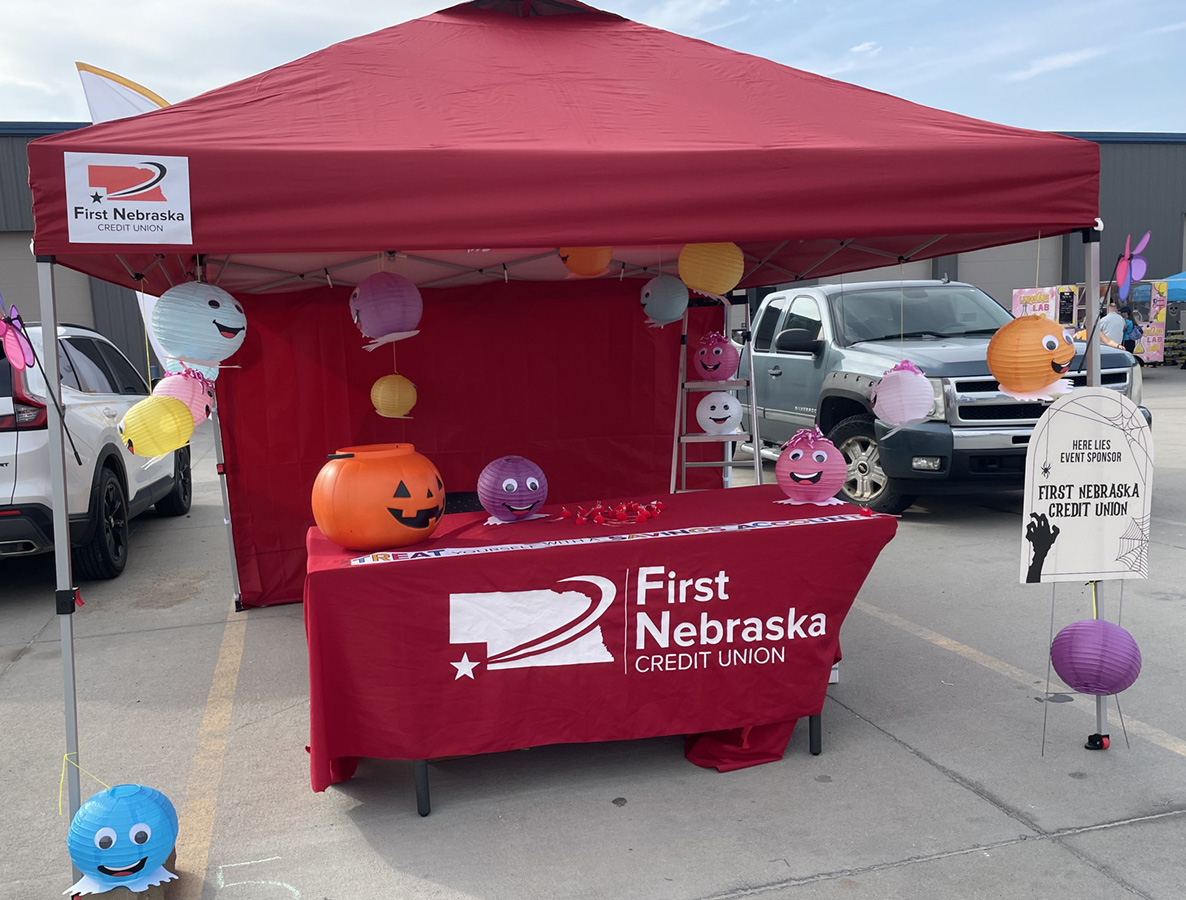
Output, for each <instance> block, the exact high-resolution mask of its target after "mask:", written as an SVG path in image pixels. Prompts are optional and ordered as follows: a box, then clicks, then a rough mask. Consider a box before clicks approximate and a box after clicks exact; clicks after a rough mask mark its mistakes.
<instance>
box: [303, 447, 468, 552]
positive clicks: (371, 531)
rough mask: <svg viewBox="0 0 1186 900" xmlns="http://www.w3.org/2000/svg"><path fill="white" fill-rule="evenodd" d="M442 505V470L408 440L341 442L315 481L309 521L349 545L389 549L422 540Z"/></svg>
mask: <svg viewBox="0 0 1186 900" xmlns="http://www.w3.org/2000/svg"><path fill="white" fill-rule="evenodd" d="M444 510H445V486H444V484H442V483H441V473H440V472H438V471H437V467H436V466H434V465H433V464H432V462H431V461H430V460H429V459H428V457H426V456H423V455H422V454H419V453H417V452H416V449H415V447H413V446H412V445H411V444H365V445H362V446H359V447H345V448H343V449H341V450H339V451H338V452H337V453H333V454H331V455H330V457H329V461H328V462H327V463H326V464H325V465H324V466H322V467H321V471H320V472H318V473H317V479H316V480H315V481H314V482H313V520H314V521H315V522H316V523H317V527H318V528H320V529H321V531H322V533H323V534H324V535H325V536H326V537H327V538H329V539H330V540H331V541H333V542H334V543H335V544H337V545H338V546H339V547H342V548H344V549H347V550H363V551H368V552H369V551H373V550H387V549H390V548H392V547H406V546H407V545H409V544H415V543H416V542H417V541H422V540H424V539H425V538H426V537H428V536H429V535H430V534H432V533H433V532H434V531H435V530H436V527H437V525H439V524H440V521H441V514H442V513H443V512H444Z"/></svg>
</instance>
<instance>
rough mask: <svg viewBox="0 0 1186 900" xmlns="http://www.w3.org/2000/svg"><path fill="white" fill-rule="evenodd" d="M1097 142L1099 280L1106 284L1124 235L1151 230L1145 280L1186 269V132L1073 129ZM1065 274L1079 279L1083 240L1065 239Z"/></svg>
mask: <svg viewBox="0 0 1186 900" xmlns="http://www.w3.org/2000/svg"><path fill="white" fill-rule="evenodd" d="M1074 136H1075V137H1083V138H1086V139H1088V140H1093V141H1096V142H1097V143H1098V144H1099V145H1100V218H1102V219H1103V220H1104V231H1103V234H1102V235H1101V236H1100V270H1101V271H1100V282H1101V283H1102V284H1107V282H1108V278H1109V277H1110V276H1111V274H1112V270H1113V267H1114V266H1115V264H1116V260H1117V258H1118V257H1119V256H1120V254H1121V253H1123V252H1124V239H1125V237H1127V236H1128V235H1130V234H1131V235H1132V239H1133V242H1134V244H1135V242H1136V241H1139V240H1140V239H1141V236H1142V235H1143V234H1144V233H1145V232H1146V231H1151V232H1153V237H1152V238H1151V239H1150V241H1149V246H1148V247H1146V248H1145V251H1144V253H1143V254H1142V255H1143V256H1144V257H1145V260H1146V261H1147V262H1148V263H1149V274H1148V275H1147V276H1146V277H1148V278H1164V277H1166V276H1168V275H1175V274H1177V273H1178V272H1181V271H1183V270H1186V247H1184V246H1183V244H1184V241H1186V229H1184V223H1186V135H1182V134H1110V133H1102V134H1101V133H1076V134H1075V135H1074ZM1066 249H1067V251H1068V252H1067V253H1066V254H1065V255H1064V264H1063V274H1064V278H1065V279H1066V280H1068V281H1082V280H1083V243H1082V241H1081V240H1080V239H1079V238H1078V237H1072V238H1071V239H1070V240H1069V241H1068V242H1067V248H1066Z"/></svg>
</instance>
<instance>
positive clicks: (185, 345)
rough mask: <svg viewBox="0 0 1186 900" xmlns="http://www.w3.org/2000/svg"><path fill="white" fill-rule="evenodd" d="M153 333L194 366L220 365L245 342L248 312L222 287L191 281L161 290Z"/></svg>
mask: <svg viewBox="0 0 1186 900" xmlns="http://www.w3.org/2000/svg"><path fill="white" fill-rule="evenodd" d="M152 333H153V334H154V335H155V336H156V339H157V343H159V344H160V345H161V347H163V348H164V350H165V352H166V353H168V354H169V355H170V356H172V357H175V358H177V359H179V360H181V361H182V362H185V363H188V364H189V365H190V366H191V367H192V366H193V365H194V364H195V363H196V364H197V365H200V366H217V365H218V364H219V363H220V362H222V361H223V360H224V359H226V358H227V357H228V356H230V355H231V354H232V353H234V352H235V351H236V350H238V349H239V348H240V347H242V346H243V340H244V338H245V337H246V336H247V316H246V315H245V314H244V312H243V307H242V306H240V305H239V302H238V301H237V300H236V299H235V298H234V297H232V296H231V295H230V294H228V293H227V292H226V291H224V290H223V289H222V288H218V287H215V286H214V285H212V284H199V283H198V282H192V281H191V282H189V283H187V284H179V285H178V286H177V287H174V288H169V290H167V291H165V293H163V294H161V297H160V299H159V300H157V302H156V306H154V307H153V309H152Z"/></svg>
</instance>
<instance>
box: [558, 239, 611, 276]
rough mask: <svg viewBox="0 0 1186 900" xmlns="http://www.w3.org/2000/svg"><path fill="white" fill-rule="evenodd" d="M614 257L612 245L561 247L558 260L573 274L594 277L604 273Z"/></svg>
mask: <svg viewBox="0 0 1186 900" xmlns="http://www.w3.org/2000/svg"><path fill="white" fill-rule="evenodd" d="M613 258H614V248H613V247H561V248H560V261H561V262H563V263H564V268H566V269H568V271H570V272H572V273H573V274H574V275H582V276H584V277H585V278H595V277H597V276H598V275H604V274H605V270H606V269H608V268H609V264H610V262H612V261H613Z"/></svg>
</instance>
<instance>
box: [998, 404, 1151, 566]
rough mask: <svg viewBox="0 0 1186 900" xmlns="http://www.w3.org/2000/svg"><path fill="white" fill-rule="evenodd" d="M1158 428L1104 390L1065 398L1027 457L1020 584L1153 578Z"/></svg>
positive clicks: (1046, 418)
mask: <svg viewBox="0 0 1186 900" xmlns="http://www.w3.org/2000/svg"><path fill="white" fill-rule="evenodd" d="M1152 483H1153V436H1152V433H1151V432H1150V429H1149V425H1148V423H1147V422H1146V421H1145V417H1144V416H1143V415H1142V414H1141V411H1140V409H1139V408H1138V407H1137V406H1136V405H1135V404H1134V403H1133V402H1132V401H1131V400H1129V399H1128V398H1127V397H1125V396H1124V395H1123V394H1121V393H1119V392H1117V391H1113V390H1108V389H1106V388H1080V389H1079V390H1076V391H1072V392H1071V393H1070V394H1067V395H1065V396H1064V397H1061V398H1059V400H1058V401H1057V402H1055V403H1054V404H1053V405H1052V406H1051V407H1050V408H1049V409H1048V410H1046V412H1045V414H1044V415H1043V416H1042V418H1041V419H1040V420H1039V421H1038V425H1037V427H1036V428H1034V433H1033V436H1032V437H1031V438H1030V443H1029V453H1028V455H1027V457H1026V473H1025V506H1024V507H1023V510H1022V537H1021V582H1022V583H1023V584H1025V583H1031V584H1032V583H1037V582H1048V581H1094V580H1099V579H1117V578H1147V577H1148V574H1149V509H1150V497H1149V493H1150V489H1151V488H1152Z"/></svg>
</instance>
